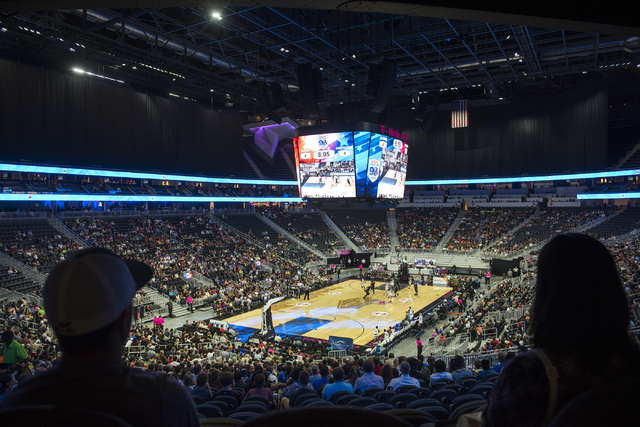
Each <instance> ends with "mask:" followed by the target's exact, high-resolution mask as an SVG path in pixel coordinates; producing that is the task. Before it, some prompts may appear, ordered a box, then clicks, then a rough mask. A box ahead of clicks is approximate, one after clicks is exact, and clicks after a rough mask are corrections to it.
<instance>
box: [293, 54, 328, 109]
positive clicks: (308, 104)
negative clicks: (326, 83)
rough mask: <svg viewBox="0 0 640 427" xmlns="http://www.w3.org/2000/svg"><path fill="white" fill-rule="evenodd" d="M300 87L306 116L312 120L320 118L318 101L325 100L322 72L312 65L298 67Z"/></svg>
mask: <svg viewBox="0 0 640 427" xmlns="http://www.w3.org/2000/svg"><path fill="white" fill-rule="evenodd" d="M298 87H299V88H300V101H301V102H302V107H303V108H304V112H305V116H306V117H307V118H310V119H317V118H319V117H320V109H319V108H318V99H322V98H323V94H322V92H323V91H322V75H321V74H320V71H319V70H314V69H313V67H312V66H311V64H300V65H298Z"/></svg>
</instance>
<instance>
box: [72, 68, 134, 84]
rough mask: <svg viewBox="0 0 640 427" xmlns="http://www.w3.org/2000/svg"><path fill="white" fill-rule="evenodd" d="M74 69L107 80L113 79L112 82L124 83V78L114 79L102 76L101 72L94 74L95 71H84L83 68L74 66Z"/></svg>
mask: <svg viewBox="0 0 640 427" xmlns="http://www.w3.org/2000/svg"><path fill="white" fill-rule="evenodd" d="M73 71H75V72H76V73H82V74H86V75H88V76H93V77H99V78H101V79H105V80H111V81H112V82H117V83H124V82H123V81H122V80H118V79H114V78H111V77H107V76H102V75H100V74H94V73H91V72H89V71H84V70H83V69H81V68H73Z"/></svg>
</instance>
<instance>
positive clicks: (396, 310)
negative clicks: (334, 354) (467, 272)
mask: <svg viewBox="0 0 640 427" xmlns="http://www.w3.org/2000/svg"><path fill="white" fill-rule="evenodd" d="M370 283H371V282H367V283H366V285H367V286H369V284H370ZM451 290H452V289H451V288H449V287H438V286H419V287H418V296H415V295H414V290H413V287H411V288H409V287H408V286H406V285H405V286H404V287H403V288H402V289H401V290H400V291H398V295H396V296H395V297H394V299H393V302H392V303H388V300H387V297H386V296H385V295H384V283H383V282H376V293H375V294H370V295H369V296H367V297H366V298H365V299H363V295H364V292H363V291H362V288H361V287H360V281H359V280H347V281H344V282H342V283H338V284H336V285H332V286H329V287H326V288H324V289H321V290H318V291H315V292H311V293H310V300H303V299H302V297H301V298H300V299H296V298H292V299H288V300H285V301H281V302H279V303H276V304H274V305H273V306H271V315H272V319H273V326H274V329H275V331H276V332H277V333H279V334H280V335H281V336H284V335H290V336H304V337H309V338H319V339H324V340H327V339H329V336H330V335H332V336H338V337H346V338H351V339H353V343H354V344H356V345H365V344H368V343H369V342H370V341H371V340H372V339H373V330H374V328H375V327H376V326H378V328H379V329H380V331H381V333H382V331H383V330H384V329H387V328H388V327H390V326H393V325H395V324H397V323H398V322H401V321H402V320H404V318H405V316H406V312H407V310H409V307H411V308H413V311H414V312H416V313H417V312H418V311H419V310H421V309H422V308H424V307H426V306H427V305H429V304H431V303H432V302H433V301H435V300H437V299H439V298H442V297H443V296H445V295H446V294H448V293H449V292H450V291H451ZM303 295H304V294H303ZM261 313H262V309H259V310H253V311H250V312H247V313H244V314H241V315H238V316H234V317H231V318H228V319H225V320H226V321H227V322H228V323H229V324H230V325H232V326H233V328H234V330H236V332H238V333H239V334H240V336H241V339H242V340H243V341H246V339H247V337H248V336H249V335H251V334H252V333H254V332H255V331H257V330H259V329H260V322H261Z"/></svg>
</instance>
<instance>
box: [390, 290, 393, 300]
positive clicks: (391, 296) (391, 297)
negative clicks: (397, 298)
mask: <svg viewBox="0 0 640 427" xmlns="http://www.w3.org/2000/svg"><path fill="white" fill-rule="evenodd" d="M392 302H393V289H389V304H391V303H392Z"/></svg>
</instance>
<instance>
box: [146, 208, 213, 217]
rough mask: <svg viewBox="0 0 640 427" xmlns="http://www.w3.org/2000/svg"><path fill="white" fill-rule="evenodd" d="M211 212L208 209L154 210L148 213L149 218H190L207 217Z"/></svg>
mask: <svg viewBox="0 0 640 427" xmlns="http://www.w3.org/2000/svg"><path fill="white" fill-rule="evenodd" d="M208 212H209V210H208V209H177V210H166V209H154V210H149V211H147V215H148V216H189V215H206V214H207V213H208Z"/></svg>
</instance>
